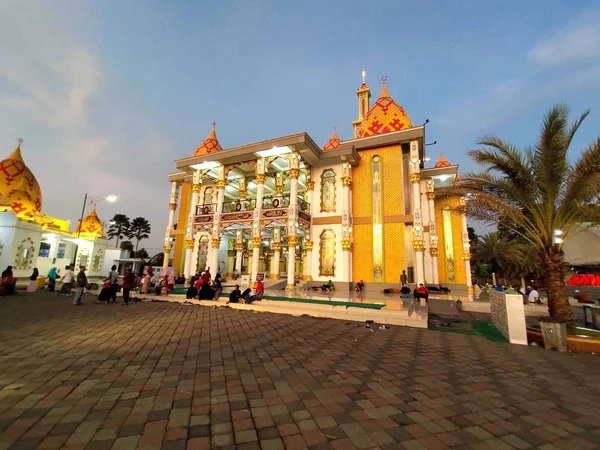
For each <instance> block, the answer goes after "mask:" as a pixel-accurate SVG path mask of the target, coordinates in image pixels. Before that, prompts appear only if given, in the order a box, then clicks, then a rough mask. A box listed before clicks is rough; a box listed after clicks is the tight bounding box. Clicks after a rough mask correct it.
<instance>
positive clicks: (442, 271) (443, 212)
mask: <svg viewBox="0 0 600 450" xmlns="http://www.w3.org/2000/svg"><path fill="white" fill-rule="evenodd" d="M458 205H459V198H458V197H444V198H439V197H436V199H435V226H436V228H437V229H438V230H439V231H440V232H438V273H439V277H440V283H442V284H444V283H459V284H464V283H466V282H467V277H466V274H465V264H464V261H463V260H462V256H461V255H462V254H463V243H462V218H461V216H460V214H456V213H455V212H454V211H453V210H454V208H456V207H457V206H458ZM444 217H446V218H447V219H446V220H447V223H448V224H449V226H445V224H444ZM446 229H448V230H449V231H448V232H449V233H450V236H451V240H452V245H451V246H448V250H447V244H449V243H448V242H447V239H446V236H447V232H446ZM450 249H451V251H452V252H453V255H452V260H453V263H452V266H451V268H452V269H453V270H454V281H451V279H450V278H451V277H450V276H449V275H448V259H449V258H448V252H449V250H450Z"/></svg>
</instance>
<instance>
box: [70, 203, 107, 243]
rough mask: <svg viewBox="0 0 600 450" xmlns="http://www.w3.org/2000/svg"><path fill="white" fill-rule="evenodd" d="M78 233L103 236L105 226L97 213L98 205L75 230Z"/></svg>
mask: <svg viewBox="0 0 600 450" xmlns="http://www.w3.org/2000/svg"><path fill="white" fill-rule="evenodd" d="M75 231H76V232H77V233H81V234H83V235H87V236H90V237H102V236H103V235H104V226H103V225H102V221H101V220H100V218H99V217H98V213H96V207H95V206H94V209H92V211H91V212H90V213H89V214H88V215H87V216H86V217H84V219H83V220H82V221H81V225H80V226H79V227H77V230H75Z"/></svg>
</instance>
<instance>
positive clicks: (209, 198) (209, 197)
mask: <svg viewBox="0 0 600 450" xmlns="http://www.w3.org/2000/svg"><path fill="white" fill-rule="evenodd" d="M212 202H213V188H211V187H207V188H206V189H204V201H203V202H202V203H203V204H204V205H210V204H211V203H212Z"/></svg>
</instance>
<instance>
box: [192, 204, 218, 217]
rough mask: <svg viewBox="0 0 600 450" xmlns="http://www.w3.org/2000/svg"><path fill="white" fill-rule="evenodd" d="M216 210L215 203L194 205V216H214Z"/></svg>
mask: <svg viewBox="0 0 600 450" xmlns="http://www.w3.org/2000/svg"><path fill="white" fill-rule="evenodd" d="M216 210H217V204H216V203H209V204H205V205H196V215H197V216H206V215H208V214H214V213H215V211H216Z"/></svg>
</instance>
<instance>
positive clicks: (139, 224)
mask: <svg viewBox="0 0 600 450" xmlns="http://www.w3.org/2000/svg"><path fill="white" fill-rule="evenodd" d="M151 230H152V227H151V226H150V222H148V221H147V220H146V219H144V218H143V217H136V218H135V219H133V220H132V221H131V226H130V227H129V231H128V234H127V237H128V238H129V239H135V250H136V251H137V248H138V245H139V244H140V241H141V240H143V239H148V238H149V237H150V232H151Z"/></svg>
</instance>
